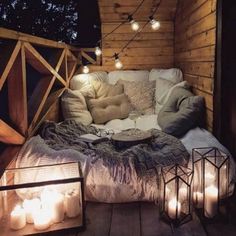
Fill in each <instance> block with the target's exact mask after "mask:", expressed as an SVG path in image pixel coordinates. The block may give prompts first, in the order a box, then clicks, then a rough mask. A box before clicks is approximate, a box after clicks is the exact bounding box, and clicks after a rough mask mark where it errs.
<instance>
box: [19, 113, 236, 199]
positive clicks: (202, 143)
mask: <svg viewBox="0 0 236 236" xmlns="http://www.w3.org/2000/svg"><path fill="white" fill-rule="evenodd" d="M122 124H123V125H122ZM133 126H134V124H133V121H131V120H129V119H126V120H123V121H122V122H121V121H119V120H113V121H111V122H109V123H107V124H106V125H105V126H99V127H100V128H105V129H113V130H115V131H116V132H119V131H120V130H123V129H127V128H132V127H133ZM151 126H152V127H151ZM137 127H138V128H140V129H142V130H148V129H150V128H158V124H157V123H156V116H155V115H152V116H147V117H142V119H141V118H140V120H138V121H137ZM181 142H182V143H183V145H184V146H185V148H186V149H187V151H188V152H189V154H190V155H191V153H192V149H193V148H198V147H213V146H214V147H218V148H219V149H221V150H222V151H224V152H226V153H228V154H229V155H230V153H229V152H228V150H227V149H226V148H225V147H224V146H223V145H221V144H220V143H219V142H218V141H217V139H216V138H215V137H214V136H213V135H212V134H211V133H209V132H208V131H206V130H204V129H201V128H198V127H197V128H195V129H192V130H190V131H189V132H188V133H186V135H185V136H184V137H182V138H181ZM230 158H231V169H230V180H231V182H234V181H235V164H234V161H233V159H232V157H231V155H230ZM70 161H79V162H80V163H81V166H82V172H83V175H84V179H85V186H86V188H85V198H86V200H89V201H97V202H107V203H117V202H132V201H156V200H157V198H158V184H157V178H150V179H149V180H148V181H147V180H145V181H144V180H143V179H141V178H139V177H138V176H137V173H136V171H135V170H134V168H132V163H130V168H128V169H127V168H122V167H121V168H119V169H118V170H116V171H117V176H124V175H125V176H128V178H125V179H122V178H113V177H114V176H111V171H110V170H109V169H108V168H107V167H106V166H105V165H104V164H103V161H102V160H96V161H95V160H94V159H93V158H88V156H86V155H83V154H82V153H80V152H77V151H75V150H73V149H67V150H60V151H56V150H53V149H51V148H50V147H49V146H47V144H46V143H45V141H44V140H43V139H42V138H41V137H40V136H35V137H32V138H31V139H30V140H29V141H27V142H26V144H25V145H24V146H23V148H22V149H21V151H20V153H19V154H18V157H17V167H25V166H38V165H46V164H56V163H64V162H70ZM118 172H119V173H118ZM63 174H65V173H63ZM64 177H68V176H64ZM22 178H23V177H22ZM31 179H34V180H35V181H37V176H31ZM127 179H128V181H127ZM18 181H21V180H20V178H19V179H18ZM231 186H233V185H231ZM231 191H232V187H231ZM25 194H26V193H21V197H22V198H25V197H26V196H25ZM27 194H29V193H27Z"/></svg>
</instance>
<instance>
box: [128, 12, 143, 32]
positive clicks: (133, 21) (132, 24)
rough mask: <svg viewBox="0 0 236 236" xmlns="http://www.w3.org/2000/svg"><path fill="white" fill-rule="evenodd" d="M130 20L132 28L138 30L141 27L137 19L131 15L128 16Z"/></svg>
mask: <svg viewBox="0 0 236 236" xmlns="http://www.w3.org/2000/svg"><path fill="white" fill-rule="evenodd" d="M128 20H129V23H130V24H131V29H132V30H133V31H138V30H139V28H140V26H139V23H138V22H137V21H135V20H134V19H133V17H132V16H131V15H130V16H129V17H128Z"/></svg>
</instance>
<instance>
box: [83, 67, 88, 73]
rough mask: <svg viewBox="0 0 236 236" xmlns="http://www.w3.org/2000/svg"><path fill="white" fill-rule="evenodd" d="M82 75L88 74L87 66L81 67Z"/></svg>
mask: <svg viewBox="0 0 236 236" xmlns="http://www.w3.org/2000/svg"><path fill="white" fill-rule="evenodd" d="M83 73H84V74H88V73H89V67H88V66H83Z"/></svg>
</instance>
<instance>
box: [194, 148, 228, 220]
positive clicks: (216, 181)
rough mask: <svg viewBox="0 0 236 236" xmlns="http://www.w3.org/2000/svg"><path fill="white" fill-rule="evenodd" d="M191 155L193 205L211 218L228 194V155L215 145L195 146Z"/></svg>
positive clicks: (217, 211)
mask: <svg viewBox="0 0 236 236" xmlns="http://www.w3.org/2000/svg"><path fill="white" fill-rule="evenodd" d="M192 156H193V169H194V178H193V202H194V206H195V207H196V208H202V209H203V213H204V216H205V217H207V218H213V217H215V216H216V215H217V214H218V213H219V204H220V202H221V200H222V199H225V198H227V197H228V196H229V165H230V160H229V156H228V155H227V154H225V153H224V152H222V151H221V150H219V149H218V148H216V147H211V148H209V147H207V148H195V149H193V151H192Z"/></svg>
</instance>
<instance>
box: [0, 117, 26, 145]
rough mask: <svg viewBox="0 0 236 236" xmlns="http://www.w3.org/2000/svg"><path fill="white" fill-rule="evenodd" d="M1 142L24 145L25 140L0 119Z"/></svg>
mask: <svg viewBox="0 0 236 236" xmlns="http://www.w3.org/2000/svg"><path fill="white" fill-rule="evenodd" d="M0 141H1V142H3V143H8V144H23V143H24V142H25V138H24V137H23V136H22V135H21V134H19V133H18V132H17V131H16V130H15V129H13V128H12V127H11V126H9V125H8V124H7V123H5V122H4V121H3V120H1V119H0Z"/></svg>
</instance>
